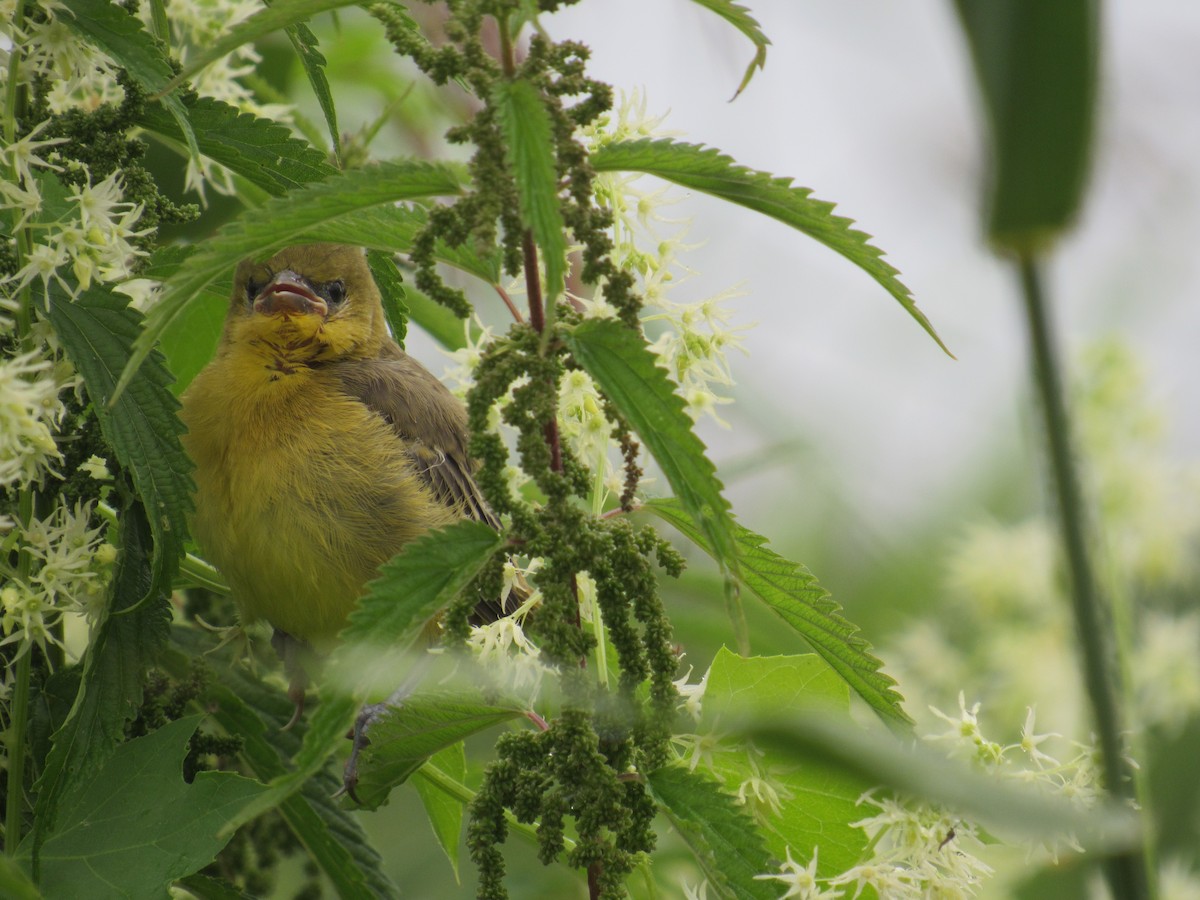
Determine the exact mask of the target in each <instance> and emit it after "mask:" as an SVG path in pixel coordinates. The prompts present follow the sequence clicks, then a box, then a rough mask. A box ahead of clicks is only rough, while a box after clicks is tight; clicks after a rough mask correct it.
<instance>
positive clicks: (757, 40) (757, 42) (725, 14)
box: [692, 0, 771, 100]
mask: <svg viewBox="0 0 1200 900" xmlns="http://www.w3.org/2000/svg"><path fill="white" fill-rule="evenodd" d="M692 2H693V3H698V4H700V5H701V6H703V7H704V8H705V9H711V10H712V11H713V12H715V13H716V14H717V15H718V16H720V17H721V18H722V19H724V20H725V21H726V22H728V23H729V24H730V25H732V26H733V27H734V28H736V29H737V30H738V31H740V32H741V33H742V34H744V35H745V36H746V37H748V38H749V39H750V42H751V43H752V44H754V59H752V60H750V65H748V66H746V74H745V75H743V76H742V83H741V84H739V85H738V89H737V90H736V91H735V92H734V95H733V97H734V99H735V100H736V99H737V97H738V95H739V94H741V92H742V91H744V90H745V89H746V85H748V84H749V83H750V79H751V78H753V77H754V73H755V72H756V71H757V70H759V69H761V68H763V67H764V66H765V65H766V64H767V47H768V46H770V43H771V42H770V40H768V39H767V36H766V35H765V34H763V30H762V26H760V25H759V24H758V21H757V20H756V19H755V18H754V16H752V15H750V10H748V9H747V8H746V7H744V6H742V4H740V3H734V2H733V0H692Z"/></svg>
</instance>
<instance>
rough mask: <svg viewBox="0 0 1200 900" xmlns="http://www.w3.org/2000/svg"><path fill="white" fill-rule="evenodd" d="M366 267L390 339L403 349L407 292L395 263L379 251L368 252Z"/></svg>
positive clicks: (406, 314)
mask: <svg viewBox="0 0 1200 900" xmlns="http://www.w3.org/2000/svg"><path fill="white" fill-rule="evenodd" d="M367 265H368V266H370V267H371V277H372V278H374V279H375V286H376V287H378V288H379V296H380V298H381V299H382V300H383V314H384V317H385V318H386V319H387V323H388V327H390V328H391V331H392V337H393V338H395V339H396V343H397V344H399V345H400V346H401V347H403V346H404V339H405V337H407V336H408V315H409V313H408V303H407V302H406V295H407V293H408V292H407V291H406V290H405V289H404V283H403V282H402V281H401V279H400V273H399V272H397V271H396V261H395V260H394V259H392V257H391V255H390V254H388V253H384V252H383V251H381V250H368V251H367Z"/></svg>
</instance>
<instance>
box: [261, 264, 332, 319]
mask: <svg viewBox="0 0 1200 900" xmlns="http://www.w3.org/2000/svg"><path fill="white" fill-rule="evenodd" d="M254 311H255V312H256V313H262V314H263V315H267V316H271V315H275V314H277V313H278V314H283V315H288V316H294V315H301V316H303V315H315V316H320V317H321V318H322V319H323V318H325V317H326V316H327V315H328V314H329V304H327V303H326V302H325V301H324V300H322V299H321V298H320V297H318V296H317V295H316V294H315V293H313V289H312V288H311V287H309V285H308V281H307V280H306V279H305V278H304V276H302V275H297V274H296V273H295V272H293V271H291V270H290V269H284V270H283V271H282V272H277V273H275V277H274V278H272V279H271V280H270V281H269V282H268V283H267V286H266V287H264V288H263V289H262V290H261V291H259V293H258V296H257V297H255V298H254Z"/></svg>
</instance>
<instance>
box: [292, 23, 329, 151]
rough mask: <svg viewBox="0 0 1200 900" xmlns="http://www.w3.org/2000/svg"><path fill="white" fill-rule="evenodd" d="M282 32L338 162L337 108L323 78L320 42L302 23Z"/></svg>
mask: <svg viewBox="0 0 1200 900" xmlns="http://www.w3.org/2000/svg"><path fill="white" fill-rule="evenodd" d="M284 31H285V32H286V34H287V36H288V40H289V41H291V42H292V47H293V48H294V49H295V51H296V55H297V56H298V57H299V58H300V65H302V66H303V67H304V74H305V75H306V76H307V77H308V83H309V85H311V86H312V89H313V95H314V96H315V97H316V98H317V103H318V104H319V105H320V107H321V113H322V114H323V115H324V116H325V124H326V125H327V126H328V127H329V145H330V146H331V147H333V153H334V155H335V156H336V157H337V158H338V159H339V160H340V159H341V156H342V138H341V133H340V132H339V131H338V123H337V107H336V106H334V104H333V92H332V91H330V90H329V79H328V78H326V77H325V57H324V56H323V55H322V54H321V51H320V50H319V49H317V48H318V46H319V43H320V42H319V41H318V40H317V36H316V35H315V34H313V32H312V29H311V28H309V27H308V26H307V25H305V24H304V23H303V22H297V23H296V24H295V25H289V26H288V27H287V28H286V29H284Z"/></svg>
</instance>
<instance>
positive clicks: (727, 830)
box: [646, 766, 779, 900]
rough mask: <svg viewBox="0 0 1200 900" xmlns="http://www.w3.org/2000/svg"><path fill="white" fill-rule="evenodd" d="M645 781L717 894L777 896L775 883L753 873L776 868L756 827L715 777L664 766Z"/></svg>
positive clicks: (753, 899)
mask: <svg viewBox="0 0 1200 900" xmlns="http://www.w3.org/2000/svg"><path fill="white" fill-rule="evenodd" d="M646 784H647V785H648V786H649V788H650V792H651V794H653V796H654V799H655V801H656V802H657V803H658V805H659V808H660V809H661V810H662V811H663V813H664V814H665V815H666V817H667V818H668V819H669V820H670V821H671V824H672V825H674V826H675V828H676V829H677V830H678V831H679V834H680V835H681V836H682V837H683V839H684V841H686V842H687V845H688V846H689V847H690V848H691V850H692V853H693V854H695V857H696V862H697V863H698V864H699V865H700V869H701V871H703V872H704V874H705V876H707V878H708V884H709V889H710V890H712V891H715V892H716V896H717V897H734V898H737V900H775V898H776V897H778V896H779V884H778V882H771V881H760V880H757V879H755V877H754V876H756V875H764V874H767V873H769V872H774V871H775V866H774V864H773V863H772V862H771V854H770V853H769V852H768V851H767V845H766V843H765V842H764V841H763V836H762V834H761V833H760V832H759V830H758V826H757V825H756V824H755V822H754V819H752V818H751V817H750V816H749V815H748V814H747V813H746V811H745V809H743V808H742V807H741V806H739V805H738V802H737V800H735V799H734V798H733V797H732V796H730V795H729V794H726V793H725V792H724V791H722V790H721V788H720V786H719V785H718V784H717V783H716V782H715V781H713V780H712V779H710V778H708V777H707V776H705V775H701V774H699V773H696V772H689V771H688V770H687V769H685V768H681V767H679V766H669V767H667V768H664V769H658V770H656V771H654V772H651V773H650V774H649V775H647V776H646Z"/></svg>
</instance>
